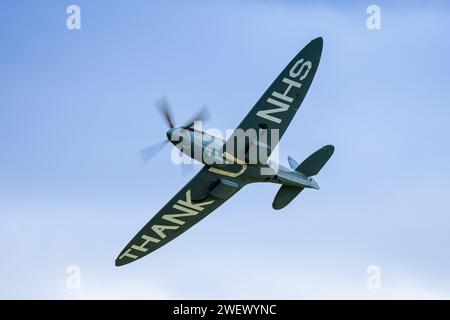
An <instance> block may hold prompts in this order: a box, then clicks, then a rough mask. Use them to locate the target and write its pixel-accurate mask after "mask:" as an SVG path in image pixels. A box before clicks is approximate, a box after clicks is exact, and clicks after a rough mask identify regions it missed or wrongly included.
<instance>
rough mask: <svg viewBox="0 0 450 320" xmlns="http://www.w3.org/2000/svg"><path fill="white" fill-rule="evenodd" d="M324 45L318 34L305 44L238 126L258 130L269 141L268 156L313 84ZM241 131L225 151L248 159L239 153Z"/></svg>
mask: <svg viewBox="0 0 450 320" xmlns="http://www.w3.org/2000/svg"><path fill="white" fill-rule="evenodd" d="M322 47H323V41H322V38H316V39H314V40H312V41H311V42H310V43H309V44H308V45H307V46H306V47H305V48H303V49H302V50H301V51H300V52H299V53H298V54H297V55H296V56H295V57H294V59H292V61H291V62H290V63H289V64H288V65H287V66H286V68H285V69H284V70H283V71H282V72H281V74H280V75H279V76H278V78H277V79H276V80H275V81H274V82H273V83H272V85H271V86H270V87H269V88H268V89H267V90H266V92H265V93H264V94H263V96H262V97H261V98H260V99H259V100H258V102H257V103H256V104H255V106H254V107H253V108H252V109H251V110H250V112H249V113H248V114H247V116H246V117H245V118H244V120H243V121H242V122H241V123H240V124H239V126H238V127H237V129H242V130H243V131H244V132H245V131H247V130H248V129H254V130H256V132H257V135H256V136H257V139H258V140H259V141H260V142H263V143H264V144H266V145H269V148H268V153H269V154H268V156H269V155H270V153H271V150H274V149H275V147H276V145H277V144H278V141H279V140H280V139H281V137H282V136H283V134H284V132H285V131H286V129H287V127H288V126H289V124H290V122H291V121H292V119H293V117H294V115H295V114H296V112H297V110H298V109H299V108H300V105H301V103H302V102H303V99H304V98H305V96H306V93H307V92H308V89H309V87H310V86H311V82H312V80H313V78H314V75H315V73H316V70H317V67H318V66H319V62H320V57H321V54H322ZM273 130H275V131H276V132H274V131H273ZM237 132H238V131H235V132H234V133H233V134H232V135H231V136H230V138H229V139H228V140H227V143H226V144H225V146H224V151H227V153H231V152H234V155H236V156H237V157H238V158H239V160H243V161H245V160H248V159H241V157H239V155H240V154H242V153H240V152H241V151H242V150H239V144H238V143H237V142H236V141H237V140H236V139H238V137H237ZM241 132H242V131H241ZM231 139H234V140H233V142H232V144H230V141H232V140H231ZM262 139H264V141H262ZM259 145H261V143H259ZM245 148H246V150H245V152H244V154H247V153H248V146H246V147H245Z"/></svg>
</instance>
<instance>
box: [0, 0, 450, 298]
mask: <svg viewBox="0 0 450 320" xmlns="http://www.w3.org/2000/svg"><path fill="white" fill-rule="evenodd" d="M72 3H75V4H77V5H79V6H80V7H81V15H82V17H81V19H82V20H81V21H82V22H81V23H82V28H81V30H73V31H69V30H68V29H67V28H66V26H65V22H66V18H67V14H66V8H67V6H68V5H70V4H72ZM370 4H372V3H371V2H366V1H361V2H357V1H353V2H350V3H346V4H345V5H343V4H337V3H334V2H332V1H322V2H320V3H313V2H307V3H302V2H296V1H247V2H245V3H244V2H238V1H223V2H220V1H216V2H209V1H208V2H206V1H194V2H190V3H189V4H187V3H185V2H181V1H179V2H166V3H164V4H162V3H159V2H156V1H153V2H151V1H133V2H132V3H130V2H125V1H95V2H93V1H76V2H68V1H58V2H54V1H39V2H38V1H35V2H33V3H30V2H24V1H22V2H19V1H17V2H12V1H10V2H9V3H7V2H2V4H1V5H0V39H1V41H2V44H3V45H2V50H0V70H1V72H0V138H1V141H2V142H1V148H0V165H1V167H0V168H1V169H0V249H1V251H2V252H3V254H2V258H1V264H0V274H1V275H2V280H1V282H0V297H1V298H192V299H195V298H299V299H308V298H363V299H379V298H449V292H450V275H449V274H448V270H449V265H450V256H449V255H448V254H447V250H446V249H447V247H448V246H449V245H450V233H449V232H448V230H449V227H450V207H449V204H448V199H447V196H448V194H449V191H450V182H449V181H450V170H449V165H448V164H449V163H450V152H449V149H448V144H449V139H450V126H449V121H450V109H449V101H450V92H449V84H450V63H449V62H448V57H449V56H450V43H449V42H448V39H449V36H450V34H449V33H450V8H449V7H448V5H447V4H445V3H444V2H432V3H429V2H425V1H423V2H422V1H416V2H410V1H403V2H401V1H398V2H396V4H395V5H392V4H389V3H388V2H384V1H379V2H377V3H375V4H377V5H379V6H380V8H381V14H382V16H381V17H382V28H381V30H378V31H370V30H368V29H367V28H366V19H367V14H366V8H367V6H368V5H370ZM317 36H322V37H323V38H324V49H323V55H322V60H321V64H320V66H319V69H318V71H317V74H316V77H315V79H314V82H313V84H312V86H311V89H310V91H309V93H308V96H307V97H306V99H305V100H304V103H303V105H302V108H301V109H300V110H299V112H298V113H297V116H296V118H295V119H294V120H293V122H292V124H291V126H290V128H289V129H288V131H287V133H286V134H285V136H284V137H283V139H282V141H281V145H280V155H281V157H282V163H286V162H287V161H286V159H287V155H291V156H293V157H294V158H296V159H298V160H299V161H301V160H302V159H303V158H305V157H307V156H308V155H309V154H310V153H311V152H313V151H314V150H316V149H318V148H319V147H321V146H323V145H326V144H333V145H335V147H336V152H335V154H334V156H333V158H332V159H331V160H330V162H329V163H328V164H327V166H326V167H325V168H324V169H323V170H322V171H321V173H320V175H319V176H318V177H317V179H316V180H317V181H318V182H319V184H320V185H321V190H320V191H314V190H310V191H306V192H303V193H302V194H301V195H300V196H299V197H298V199H296V200H295V201H294V202H293V203H291V205H289V206H288V207H287V208H285V209H284V210H283V211H281V212H277V211H274V210H272V207H271V203H272V200H273V197H274V196H275V193H276V191H277V190H278V186H276V185H270V184H264V185H250V186H248V187H246V188H244V189H243V190H242V191H241V192H240V193H239V194H237V195H236V196H235V197H233V199H231V200H230V201H229V202H227V203H226V204H225V205H224V206H223V207H221V208H220V209H219V210H217V211H216V212H214V213H213V214H211V215H210V216H209V217H208V218H207V219H205V220H203V221H202V222H201V223H199V224H198V225H196V226H195V227H194V228H192V229H191V230H189V232H186V233H185V234H183V235H182V236H181V237H180V238H178V239H176V240H175V241H173V242H172V243H170V244H169V245H167V246H165V247H164V248H162V249H161V250H158V251H156V252H154V253H152V254H151V255H149V256H148V257H146V258H144V259H142V260H140V261H138V262H136V263H133V264H130V265H128V266H126V267H122V268H116V267H115V266H114V259H115V258H116V256H117V254H118V253H119V252H120V250H121V249H122V248H123V247H124V245H125V244H126V243H127V242H128V241H129V240H130V239H131V237H132V236H133V235H134V234H135V233H136V232H137V231H138V230H139V229H140V228H141V227H142V226H143V225H144V224H145V223H146V222H147V221H148V220H149V219H150V218H151V217H152V216H153V215H154V214H155V213H156V212H157V211H158V210H159V208H161V207H162V206H163V205H164V204H165V202H166V201H168V200H169V199H170V198H171V197H172V195H173V194H175V192H177V191H178V190H179V188H181V187H182V186H183V185H184V184H185V183H186V182H187V181H188V180H189V178H190V177H189V176H186V175H182V174H180V169H179V168H178V167H177V166H175V165H173V164H172V163H171V161H170V149H169V148H167V149H165V150H164V151H163V152H161V153H160V154H159V155H158V156H157V157H156V158H154V159H153V160H152V161H151V162H150V163H149V164H148V165H143V163H142V161H141V160H140V158H139V150H140V149H141V148H142V147H145V146H146V145H149V144H151V143H153V142H158V141H161V140H163V139H164V138H165V131H166V128H165V126H164V123H163V121H162V120H161V119H160V116H159V115H158V114H157V112H156V110H155V108H154V103H155V101H157V100H158V99H159V98H160V97H161V96H163V95H166V96H167V97H168V98H169V100H170V102H171V104H172V106H173V109H174V113H175V118H176V121H177V123H183V122H184V121H185V120H186V119H188V118H189V117H190V116H191V115H192V114H193V113H194V112H195V111H197V110H198V109H199V108H200V107H201V106H202V105H204V104H206V105H208V106H209V111H210V114H211V115H212V118H211V120H210V121H209V122H208V126H209V127H214V128H219V129H222V130H225V129H229V128H234V127H235V126H236V125H237V124H238V123H239V122H240V120H241V119H242V117H244V116H245V115H246V114H247V112H248V110H249V108H251V107H252V106H253V104H254V103H255V102H256V101H257V99H258V98H259V97H260V96H261V94H262V93H263V92H264V91H265V89H266V88H267V87H268V86H269V85H270V83H271V82H272V81H273V79H275V77H276V76H277V75H278V74H279V72H280V71H281V70H282V69H283V68H284V67H285V65H286V64H287V63H288V62H289V61H290V59H291V58H292V57H293V56H294V55H295V54H297V53H298V51H299V50H301V49H302V48H303V46H305V45H306V44H307V43H308V42H309V41H310V40H311V39H313V38H316V37H317ZM196 170H198V168H197V169H196ZM193 174H194V173H191V174H190V175H193ZM373 264H375V265H378V266H380V268H381V283H382V288H381V290H376V291H370V290H368V289H367V287H366V279H367V277H368V275H367V273H366V268H367V267H368V266H369V265H373ZM69 265H78V266H80V268H81V279H82V280H81V284H82V286H81V290H78V291H70V290H67V288H66V279H67V275H66V273H65V271H66V268H67V266H69Z"/></svg>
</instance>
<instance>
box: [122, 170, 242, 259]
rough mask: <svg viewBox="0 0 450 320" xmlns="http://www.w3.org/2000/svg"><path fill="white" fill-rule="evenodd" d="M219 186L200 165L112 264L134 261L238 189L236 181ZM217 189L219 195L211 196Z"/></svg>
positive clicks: (179, 232)
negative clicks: (199, 168)
mask: <svg viewBox="0 0 450 320" xmlns="http://www.w3.org/2000/svg"><path fill="white" fill-rule="evenodd" d="M222 185H223V183H221V179H220V176H219V175H218V174H216V173H213V172H211V171H209V169H208V168H207V167H203V168H202V169H201V170H200V172H199V173H197V175H196V176H195V177H194V178H192V180H191V181H189V183H188V184H187V185H186V186H184V187H183V189H181V190H180V191H179V192H178V193H177V194H176V195H175V196H174V197H173V198H172V199H171V200H170V201H169V202H168V203H167V204H166V205H165V206H164V207H163V208H162V209H161V210H160V211H159V212H158V213H157V214H156V215H155V216H154V217H153V218H152V219H151V220H150V221H149V222H148V223H147V224H146V225H145V226H144V227H143V228H142V229H141V230H140V231H139V232H138V233H137V234H136V236H135V237H134V238H133V239H132V240H131V241H130V242H129V243H128V245H127V246H126V247H125V248H124V249H123V250H122V252H121V253H120V254H119V256H118V257H117V259H116V266H121V265H125V264H127V263H130V262H133V261H136V260H138V259H140V258H142V257H144V256H145V255H147V254H149V253H150V252H152V251H155V250H156V249H158V248H160V247H162V246H163V245H165V244H167V243H168V242H170V241H171V240H173V239H175V238H176V237H178V236H179V235H180V234H182V233H183V232H185V231H186V230H188V229H189V228H190V227H192V226H193V225H195V224H196V223H197V222H199V221H200V220H202V219H203V218H204V217H206V216H207V215H209V214H210V213H211V212H213V211H214V210H215V209H217V208H218V207H219V206H220V205H222V204H223V203H224V202H225V201H226V200H227V199H229V198H230V197H231V196H232V195H233V194H234V193H236V192H237V191H238V190H239V189H240V187H239V185H237V184H233V185H232V188H231V187H230V186H228V187H225V189H224V187H223V186H222ZM227 188H228V189H227ZM214 190H215V193H214V192H211V191H214ZM224 190H225V191H228V192H224ZM218 191H219V194H218V195H219V197H217V196H214V197H213V196H212V195H216V194H217V193H218Z"/></svg>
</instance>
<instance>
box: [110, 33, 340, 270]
mask: <svg viewBox="0 0 450 320" xmlns="http://www.w3.org/2000/svg"><path fill="white" fill-rule="evenodd" d="M322 47H323V41H322V38H320V37H319V38H316V39H314V40H312V41H311V42H310V43H309V44H308V45H307V46H306V47H305V48H303V49H302V50H301V51H300V52H299V53H298V54H297V55H296V56H295V57H294V59H292V61H291V62H290V63H289V64H288V65H287V66H286V68H285V69H284V70H283V71H282V72H281V74H280V75H279V76H278V78H277V79H276V80H275V81H274V82H273V83H272V85H271V86H270V87H269V88H268V89H267V91H266V92H265V93H264V94H263V96H262V97H261V98H260V99H259V100H258V102H257V103H256V105H255V106H254V107H253V108H252V109H251V110H250V112H249V113H248V114H247V116H246V117H245V118H244V120H243V121H242V122H241V123H240V124H239V126H238V128H237V129H236V130H235V131H234V132H233V134H232V135H231V136H230V137H229V138H228V139H226V140H222V139H220V138H217V137H213V136H211V135H209V134H207V133H206V132H203V131H198V130H196V128H195V126H194V121H189V122H188V123H187V124H186V125H183V126H181V127H175V125H174V122H173V119H172V117H171V114H170V112H169V109H168V107H167V106H166V105H164V106H163V107H162V112H163V115H164V117H165V119H166V120H167V123H168V126H169V130H168V131H167V138H168V140H167V142H169V141H170V142H172V143H173V144H174V145H175V146H176V147H177V148H179V149H180V150H181V151H182V152H183V153H184V154H186V155H188V156H189V157H191V158H194V159H195V160H197V161H200V162H201V163H202V164H203V165H204V166H203V167H202V169H201V170H200V171H199V172H198V173H197V174H196V175H195V176H194V178H192V180H191V181H189V182H188V184H187V185H186V186H184V187H183V188H182V189H181V190H180V191H179V192H178V193H177V194H176V195H175V196H174V197H173V198H172V199H171V200H170V201H169V202H168V203H167V204H166V205H165V206H164V207H163V208H162V209H161V210H160V211H159V212H158V213H157V214H156V215H155V216H154V217H153V218H152V219H151V220H150V221H149V222H148V223H147V224H146V225H145V226H144V227H143V228H142V229H141V230H140V231H139V232H138V233H137V234H136V236H135V237H134V238H133V239H132V240H131V241H130V242H129V243H128V245H127V246H126V247H125V248H124V249H123V250H122V252H121V253H120V254H119V256H118V257H117V259H116V266H122V265H125V264H128V263H130V262H133V261H136V260H137V259H140V258H142V257H144V256H145V255H147V254H149V253H150V252H152V251H155V250H156V249H158V248H160V247H162V246H163V245H165V244H167V243H168V242H170V241H171V240H173V239H175V238H176V237H178V236H179V235H180V234H182V233H183V232H185V231H186V230H188V229H189V228H190V227H192V226H193V225H195V224H196V223H197V222H199V221H200V220H202V219H203V218H205V217H206V216H207V215H209V214H210V213H211V212H213V211H214V210H216V209H217V208H218V207H220V206H221V205H222V204H223V203H224V202H225V201H227V200H228V199H230V198H231V197H232V196H233V195H234V194H236V192H238V191H239V190H241V189H242V188H243V187H244V186H245V185H247V184H249V183H253V182H272V183H277V184H280V185H281V187H280V189H279V191H278V193H277V194H276V196H275V199H274V201H273V203H272V207H273V208H274V209H276V210H279V209H282V208H284V207H285V206H286V205H288V204H289V203H290V202H291V201H292V200H293V199H294V198H295V197H296V196H297V195H298V194H299V193H300V192H302V191H303V190H304V189H308V188H310V189H319V186H318V184H317V182H316V181H315V180H314V178H312V177H313V176H315V175H317V174H318V173H319V171H320V170H321V169H322V167H323V166H324V165H325V163H326V162H327V161H328V160H329V159H330V157H331V156H332V154H333V152H334V147H333V146H332V145H327V146H325V147H322V148H321V149H319V150H317V151H316V152H314V153H313V154H312V155H311V156H309V157H308V158H307V159H306V160H304V161H303V162H302V163H300V164H298V163H297V162H296V161H295V160H294V159H292V158H291V157H288V163H289V168H288V167H284V166H282V165H280V164H276V165H274V163H273V162H272V161H270V160H269V159H268V157H269V156H270V154H271V153H272V152H273V150H274V149H275V147H276V144H277V143H278V140H279V139H281V137H282V136H283V134H284V133H285V131H286V129H287V127H288V126H289V124H290V122H291V121H292V119H293V118H294V115H295V113H296V112H297V110H298V109H299V107H300V105H301V103H302V102H303V99H304V98H305V96H306V93H307V92H308V89H309V87H310V85H311V83H312V80H313V78H314V75H315V73H316V71H317V67H318V66H319V62H320V57H321V54H322ZM202 117H203V115H202V114H200V115H198V116H197V117H195V120H201V119H202ZM249 130H254V131H255V132H257V135H254V136H253V138H249V137H247V136H245V141H244V143H241V144H239V143H235V142H236V140H238V136H239V133H240V132H241V133H242V132H246V131H249ZM263 138H264V139H263ZM269 141H270V143H269ZM230 146H231V147H230ZM193 149H199V150H200V151H201V152H199V153H198V154H200V156H195V155H193V154H192V150H193ZM256 149H258V150H259V151H261V150H262V151H264V152H263V154H264V155H263V156H261V155H260V153H257V152H256V153H255V152H252V150H256ZM152 150H153V148H150V150H146V151H145V152H144V154H145V153H146V152H148V151H152ZM217 151H218V152H217ZM194 154H195V152H194ZM251 154H256V157H250V155H251ZM274 168H275V169H274Z"/></svg>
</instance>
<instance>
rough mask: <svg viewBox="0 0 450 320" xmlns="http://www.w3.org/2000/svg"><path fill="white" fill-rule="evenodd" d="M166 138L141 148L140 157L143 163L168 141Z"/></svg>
mask: <svg viewBox="0 0 450 320" xmlns="http://www.w3.org/2000/svg"><path fill="white" fill-rule="evenodd" d="M168 142H169V141H168V140H165V141H162V142H159V143H156V144H154V145H151V146H149V147H147V148H144V149H142V150H141V157H142V160H143V161H144V163H147V162H148V161H149V160H150V159H151V158H153V157H154V156H155V155H156V154H157V153H158V152H159V151H161V150H162V148H164V146H165V145H166V144H167V143H168Z"/></svg>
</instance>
